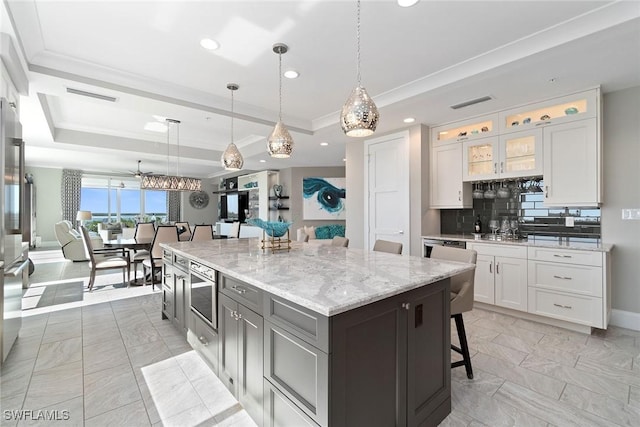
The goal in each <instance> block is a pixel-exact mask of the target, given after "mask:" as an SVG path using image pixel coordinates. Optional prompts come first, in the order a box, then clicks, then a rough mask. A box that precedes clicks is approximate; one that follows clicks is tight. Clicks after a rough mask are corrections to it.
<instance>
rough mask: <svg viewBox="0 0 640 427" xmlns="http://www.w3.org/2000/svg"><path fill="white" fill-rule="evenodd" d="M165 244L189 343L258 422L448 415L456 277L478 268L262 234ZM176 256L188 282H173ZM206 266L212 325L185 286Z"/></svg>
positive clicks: (168, 289) (335, 422)
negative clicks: (279, 240)
mask: <svg viewBox="0 0 640 427" xmlns="http://www.w3.org/2000/svg"><path fill="white" fill-rule="evenodd" d="M163 247H164V258H165V261H164V263H165V267H164V268H165V272H164V274H163V277H164V282H165V283H164V284H163V292H165V295H168V296H169V298H166V297H165V300H164V307H167V306H173V307H174V308H177V307H178V306H181V307H190V306H191V310H188V309H184V312H185V315H184V318H185V320H184V323H185V325H184V326H185V329H186V330H188V333H187V337H188V340H189V342H190V343H191V344H192V346H193V347H194V348H196V350H198V351H199V352H200V354H201V355H202V356H203V357H204V359H205V360H206V361H207V362H208V363H209V365H210V366H211V368H212V369H213V370H214V372H215V373H216V374H217V375H218V377H219V378H220V379H221V380H222V382H223V383H224V384H225V385H226V386H227V388H229V390H230V391H231V392H232V393H233V394H234V395H235V396H236V397H237V398H238V400H239V401H240V403H241V404H242V405H243V407H244V408H245V409H246V410H247V412H248V413H249V415H251V417H252V418H253V419H254V420H255V421H256V423H257V424H258V425H266V426H279V425H295V426H298V425H308V426H318V425H319V426H356V425H367V426H389V425H398V426H405V425H406V426H418V425H438V424H439V423H440V422H441V421H442V420H443V419H444V418H445V417H446V416H447V414H448V413H449V412H450V410H451V397H450V395H451V383H450V366H449V365H450V320H449V318H450V315H449V311H450V307H449V299H450V297H449V277H451V276H453V275H456V274H458V273H461V272H463V271H467V270H469V269H472V268H474V266H473V265H470V264H460V263H453V262H443V261H437V260H431V259H424V258H420V257H404V256H398V255H391V254H387V253H380V252H369V251H362V250H358V249H345V248H338V247H333V246H317V245H308V244H304V243H298V242H294V243H293V244H292V249H291V250H290V251H283V252H276V253H272V252H271V251H263V250H261V249H260V247H259V243H258V240H257V239H230V240H224V239H223V240H213V241H208V242H197V243H196V242H193V243H192V242H179V243H173V244H166V245H163ZM174 265H175V266H176V268H177V267H179V266H181V268H183V269H184V266H185V265H188V266H189V267H188V268H189V277H190V278H191V279H190V280H182V281H177V280H172V279H171V277H172V274H171V268H173V266H174ZM209 269H210V271H211V272H215V274H210V273H208V274H207V277H209V278H211V280H210V281H212V282H213V281H215V286H214V287H213V295H212V298H211V301H212V304H213V307H212V312H213V316H212V317H213V318H214V321H211V322H206V321H205V320H206V319H205V318H204V317H203V316H202V315H201V313H199V312H198V311H196V310H194V309H193V305H192V304H190V303H189V301H188V300H189V298H190V295H191V294H192V292H191V291H190V290H189V289H187V288H190V287H191V286H192V284H193V286H194V289H196V287H198V289H201V288H199V286H200V284H199V282H198V281H199V280H200V278H201V277H202V275H201V274H200V272H202V271H203V270H209ZM176 271H177V270H176ZM173 276H174V277H178V275H177V274H174V275H173ZM181 276H183V277H184V275H181ZM177 283H180V284H181V286H182V289H181V290H178V289H176V284H177ZM196 283H198V284H197V285H196ZM178 295H182V296H183V298H182V300H179V298H176V296H178ZM194 295H195V294H194ZM171 297H173V301H171V300H170V298H171ZM163 315H164V316H166V317H171V313H169V312H167V311H165V310H163Z"/></svg>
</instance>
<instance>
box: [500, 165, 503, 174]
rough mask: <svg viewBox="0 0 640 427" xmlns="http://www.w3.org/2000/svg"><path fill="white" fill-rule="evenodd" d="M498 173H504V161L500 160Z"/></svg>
mask: <svg viewBox="0 0 640 427" xmlns="http://www.w3.org/2000/svg"><path fill="white" fill-rule="evenodd" d="M500 173H504V162H500Z"/></svg>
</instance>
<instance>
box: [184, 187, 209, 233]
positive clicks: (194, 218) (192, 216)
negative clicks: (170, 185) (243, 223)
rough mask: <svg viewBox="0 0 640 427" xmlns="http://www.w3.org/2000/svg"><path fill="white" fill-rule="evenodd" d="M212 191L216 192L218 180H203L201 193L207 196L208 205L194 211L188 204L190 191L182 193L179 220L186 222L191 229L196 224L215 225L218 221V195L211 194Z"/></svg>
mask: <svg viewBox="0 0 640 427" xmlns="http://www.w3.org/2000/svg"><path fill="white" fill-rule="evenodd" d="M214 190H218V180H217V179H216V180H215V184H214V181H213V180H210V179H203V180H202V191H205V192H206V193H207V195H208V196H209V204H208V205H207V207H206V208H204V209H196V208H194V207H192V206H191V204H190V203H189V196H190V195H191V192H190V191H184V192H182V195H181V196H182V197H181V198H180V203H181V220H182V221H186V222H188V223H189V224H190V225H191V228H193V226H194V225H196V224H213V225H215V224H216V221H217V220H218V195H217V194H213V191H214Z"/></svg>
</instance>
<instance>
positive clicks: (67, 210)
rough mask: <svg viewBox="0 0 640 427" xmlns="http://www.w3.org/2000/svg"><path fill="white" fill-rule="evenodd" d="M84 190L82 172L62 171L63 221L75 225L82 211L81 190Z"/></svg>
mask: <svg viewBox="0 0 640 427" xmlns="http://www.w3.org/2000/svg"><path fill="white" fill-rule="evenodd" d="M81 188H82V171H80V170H71V169H63V170H62V191H61V193H62V194H61V196H62V219H63V220H68V221H71V224H75V222H76V215H77V214H78V211H79V210H80V189H81Z"/></svg>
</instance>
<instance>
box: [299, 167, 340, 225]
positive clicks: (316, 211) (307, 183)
mask: <svg viewBox="0 0 640 427" xmlns="http://www.w3.org/2000/svg"><path fill="white" fill-rule="evenodd" d="M345 184H346V179H345V178H317V177H310V178H303V179H302V195H303V204H302V207H303V216H304V219H345V218H346V212H345V208H346V205H345V203H346V196H347V190H346V189H345Z"/></svg>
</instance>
